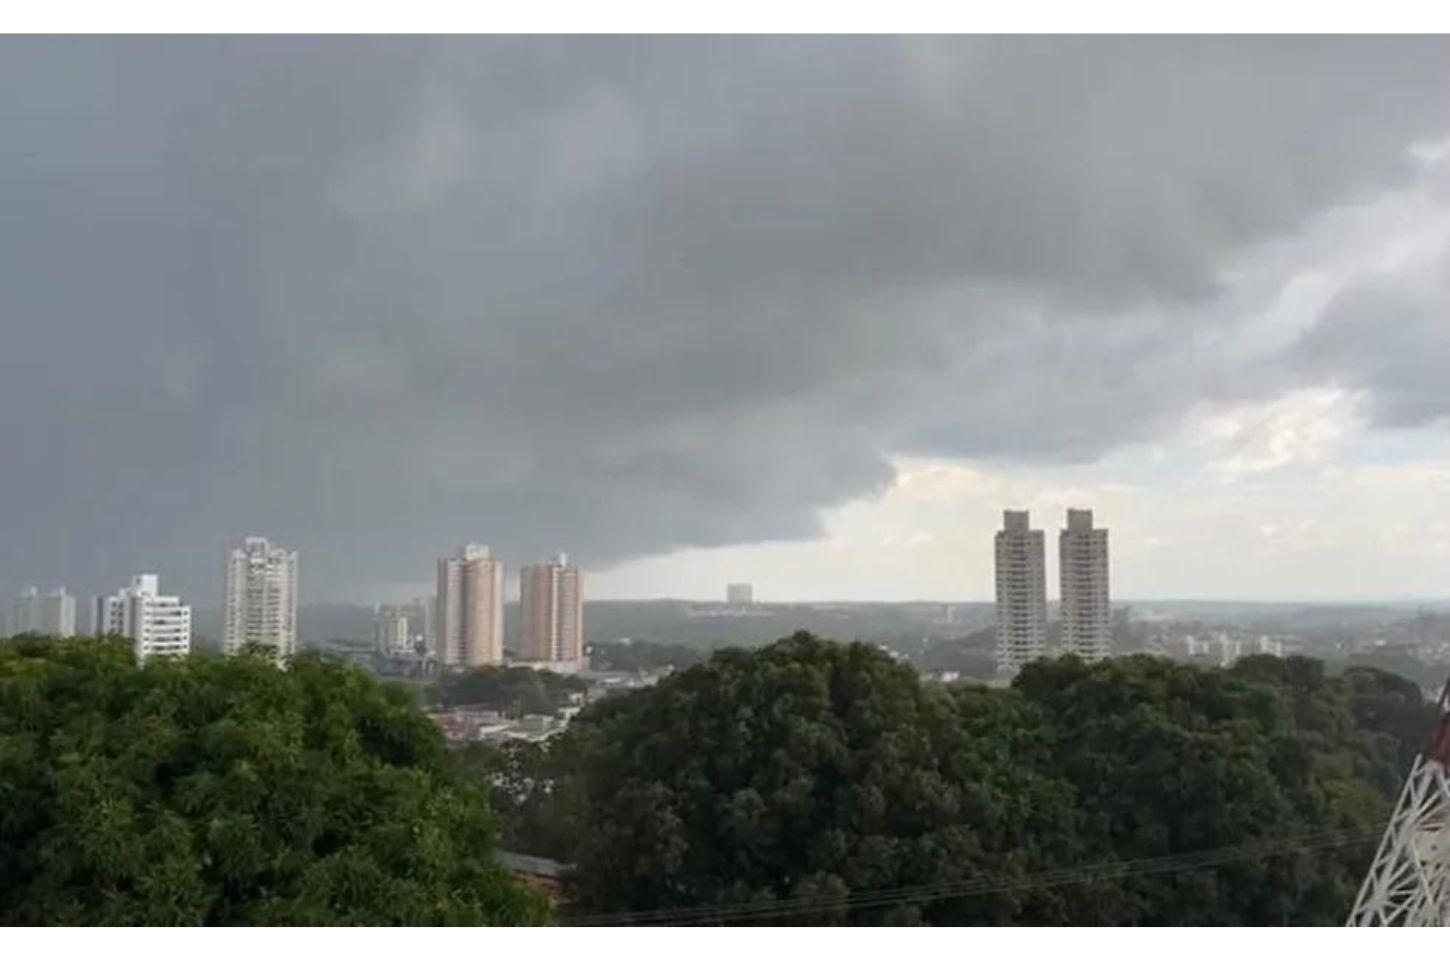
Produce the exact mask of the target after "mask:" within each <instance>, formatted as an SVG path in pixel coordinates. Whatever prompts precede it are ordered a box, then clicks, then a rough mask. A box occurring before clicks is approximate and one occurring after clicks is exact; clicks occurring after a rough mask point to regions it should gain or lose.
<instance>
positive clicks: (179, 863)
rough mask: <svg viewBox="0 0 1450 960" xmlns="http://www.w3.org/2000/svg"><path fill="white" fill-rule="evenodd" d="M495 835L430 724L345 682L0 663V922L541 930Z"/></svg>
mask: <svg viewBox="0 0 1450 960" xmlns="http://www.w3.org/2000/svg"><path fill="white" fill-rule="evenodd" d="M494 835H495V834H494V823H493V819H492V816H491V814H490V812H489V809H488V806H487V803H486V802H485V797H484V795H483V792H482V790H481V789H480V788H479V787H478V786H477V785H476V784H474V783H472V782H471V781H468V780H465V779H463V778H461V777H460V776H459V775H458V773H457V768H456V766H455V765H454V764H453V763H452V762H451V760H450V758H449V756H448V754H447V751H446V748H445V746H444V743H443V740H442V737H441V735H440V733H439V731H438V730H437V729H436V728H435V727H434V725H433V724H432V723H431V722H430V721H429V720H428V718H427V717H426V716H424V715H423V714H422V712H421V711H420V710H419V709H418V708H417V706H416V705H415V704H414V703H413V701H412V700H411V699H410V698H409V697H408V696H407V695H406V694H405V693H403V692H402V691H400V690H394V689H390V688H388V687H385V686H383V685H380V684H379V683H377V682H376V681H374V680H372V679H370V678H368V677H367V676H365V675H364V674H362V673H360V672H358V671H356V670H353V669H349V668H345V667H342V666H338V665H335V664H329V663H325V662H322V661H320V660H318V659H316V658H313V657H308V656H300V657H297V658H295V659H294V660H293V661H292V662H291V664H290V665H289V667H288V669H286V670H282V669H278V668H277V667H276V666H274V665H272V664H271V663H270V662H268V661H266V660H264V659H261V658H254V657H238V658H233V659H229V660H224V659H221V658H219V657H208V656H200V657H191V658H187V659H179V660H173V659H166V658H155V659H152V660H150V661H148V662H147V663H146V664H145V665H144V666H142V667H137V666H136V665H135V664H134V662H133V659H132V654H131V650H130V648H129V646H128V645H126V644H124V643H119V642H112V641H104V640H101V641H98V640H60V641H54V640H45V641H39V640H23V641H15V642H10V643H5V644H0V877H3V882H0V923H6V924H108V925H127V924H272V925H278V924H281V925H291V924H307V925H317V924H369V925H377V924H510V923H535V922H541V921H543V920H545V919H546V917H547V907H546V905H545V904H544V902H543V901H542V900H541V899H540V898H539V897H538V896H537V895H536V894H534V893H532V892H530V891H528V890H526V889H525V888H523V887H522V886H520V885H518V884H517V883H515V882H514V881H513V880H512V879H510V878H509V877H508V876H507V875H506V874H505V873H504V872H503V870H502V869H501V868H500V867H499V866H498V865H497V863H496V862H495V860H494V856H493V849H494Z"/></svg>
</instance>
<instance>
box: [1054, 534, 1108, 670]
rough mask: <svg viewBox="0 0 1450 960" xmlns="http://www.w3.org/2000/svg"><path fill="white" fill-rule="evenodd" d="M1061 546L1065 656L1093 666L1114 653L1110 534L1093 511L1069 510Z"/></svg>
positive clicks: (1060, 562)
mask: <svg viewBox="0 0 1450 960" xmlns="http://www.w3.org/2000/svg"><path fill="white" fill-rule="evenodd" d="M1057 545H1058V574H1059V575H1060V577H1061V580H1062V645H1063V652H1065V653H1072V654H1076V655H1077V656H1079V657H1081V658H1082V659H1084V660H1086V661H1088V662H1089V663H1093V662H1095V661H1098V660H1101V659H1103V658H1104V657H1106V656H1107V655H1108V654H1109V653H1111V652H1112V643H1113V619H1112V617H1113V613H1112V607H1111V605H1110V603H1109V599H1108V531H1107V530H1106V529H1104V528H1102V527H1094V526H1093V512H1092V511H1091V510H1068V511H1067V526H1066V527H1065V528H1064V529H1063V531H1062V533H1061V535H1060V536H1059V537H1058V541H1057Z"/></svg>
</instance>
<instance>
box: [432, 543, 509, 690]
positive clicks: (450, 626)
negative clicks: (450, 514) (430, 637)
mask: <svg viewBox="0 0 1450 960" xmlns="http://www.w3.org/2000/svg"><path fill="white" fill-rule="evenodd" d="M436 607H437V612H436V615H435V620H434V623H435V625H436V634H437V637H436V642H437V647H436V652H437V656H438V665H439V666H440V667H443V668H448V667H454V668H458V667H481V666H484V665H486V664H497V663H503V561H502V560H500V559H499V558H498V557H495V556H494V555H493V554H492V553H491V552H490V551H489V549H488V547H484V546H479V545H478V544H473V543H470V544H467V545H466V546H464V547H462V548H460V549H459V551H458V555H457V556H455V557H443V558H442V559H440V560H439V561H438V597H437V602H436Z"/></svg>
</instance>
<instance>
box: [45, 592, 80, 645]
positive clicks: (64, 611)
mask: <svg viewBox="0 0 1450 960" xmlns="http://www.w3.org/2000/svg"><path fill="white" fill-rule="evenodd" d="M40 632H41V633H43V634H45V635H46V636H50V637H73V636H75V635H76V598H75V597H73V596H71V595H70V594H68V593H66V592H65V587H56V588H55V589H54V590H52V591H50V593H47V594H46V595H45V597H44V598H43V599H42V600H41V601H40Z"/></svg>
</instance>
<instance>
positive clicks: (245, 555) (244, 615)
mask: <svg viewBox="0 0 1450 960" xmlns="http://www.w3.org/2000/svg"><path fill="white" fill-rule="evenodd" d="M222 618H223V619H222V650H223V651H224V652H226V653H228V654H235V653H238V652H240V651H241V650H242V649H243V648H244V647H248V646H257V647H268V648H270V649H271V652H272V656H273V657H274V658H275V659H276V660H277V661H278V662H281V661H284V660H286V659H287V658H288V657H291V656H292V654H293V653H295V652H296V650H297V553H296V551H292V550H287V549H284V548H283V547H280V546H273V545H272V544H271V543H269V542H268V541H267V539H266V538H265V537H247V538H246V539H244V540H243V541H242V545H241V547H239V548H237V549H235V550H233V551H231V553H229V554H228V555H227V580H226V592H225V596H224V598H223V601H222Z"/></svg>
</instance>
